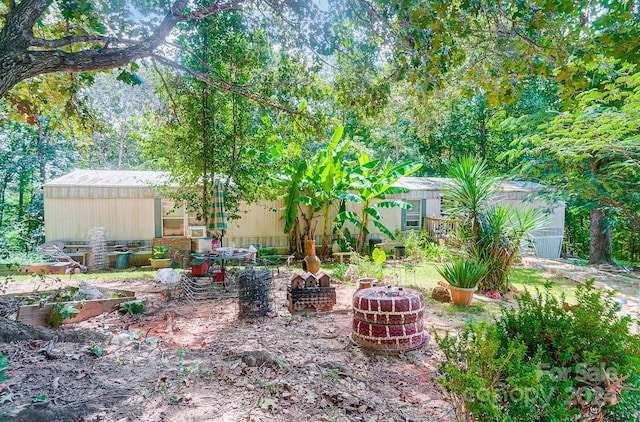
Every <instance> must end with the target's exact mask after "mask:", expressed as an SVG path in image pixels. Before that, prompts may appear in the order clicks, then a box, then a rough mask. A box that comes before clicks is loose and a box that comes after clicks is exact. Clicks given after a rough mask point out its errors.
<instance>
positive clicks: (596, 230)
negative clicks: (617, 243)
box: [589, 207, 613, 265]
mask: <svg viewBox="0 0 640 422" xmlns="http://www.w3.org/2000/svg"><path fill="white" fill-rule="evenodd" d="M590 217H591V222H590V225H589V264H591V265H597V264H613V247H612V230H611V225H610V224H609V222H608V221H607V217H606V215H605V212H604V210H603V209H602V208H600V207H597V208H593V209H592V210H591V213H590Z"/></svg>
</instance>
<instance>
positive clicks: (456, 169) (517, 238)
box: [444, 157, 545, 292]
mask: <svg viewBox="0 0 640 422" xmlns="http://www.w3.org/2000/svg"><path fill="white" fill-rule="evenodd" d="M450 176H451V178H452V182H451V184H450V186H449V187H448V188H447V189H446V190H445V192H444V198H445V199H446V200H447V201H448V204H449V207H448V208H447V210H448V211H449V212H450V214H451V215H452V216H453V217H454V218H457V219H459V220H460V224H459V225H458V228H457V233H456V236H457V237H458V239H459V240H460V241H461V242H462V243H463V244H464V245H465V247H466V250H467V253H468V255H469V256H470V257H471V258H472V259H475V260H477V261H479V262H481V263H483V264H485V265H486V270H487V271H486V274H485V278H484V280H482V282H481V286H480V287H481V288H482V289H483V290H485V291H487V290H498V291H501V292H506V291H507V288H508V276H509V271H511V268H512V266H513V262H514V260H515V259H516V257H517V256H518V253H519V250H520V244H521V241H522V239H523V237H524V236H525V235H526V233H527V232H531V231H533V230H536V229H538V228H540V227H542V224H543V222H544V221H545V219H544V217H543V215H542V214H541V213H540V212H539V211H538V210H535V209H533V208H528V209H525V210H520V209H518V208H513V207H509V206H504V205H495V206H494V205H490V204H489V201H490V200H491V199H492V197H493V195H494V194H495V193H496V191H497V189H498V183H499V182H500V179H498V178H496V177H493V176H491V175H490V174H489V172H488V167H487V165H486V163H485V161H484V160H478V159H476V158H474V157H463V158H461V159H460V160H458V161H456V162H455V163H454V164H453V165H452V167H451V172H450Z"/></svg>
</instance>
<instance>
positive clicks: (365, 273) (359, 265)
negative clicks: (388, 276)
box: [351, 248, 384, 280]
mask: <svg viewBox="0 0 640 422" xmlns="http://www.w3.org/2000/svg"><path fill="white" fill-rule="evenodd" d="M376 249H377V248H376ZM378 256H380V255H378ZM351 262H353V263H354V264H355V265H356V274H357V275H358V277H371V278H375V279H378V280H382V278H383V277H384V267H383V266H382V264H378V263H376V262H374V261H373V260H372V259H371V258H370V257H369V256H367V255H364V256H363V255H359V254H354V255H352V256H351Z"/></svg>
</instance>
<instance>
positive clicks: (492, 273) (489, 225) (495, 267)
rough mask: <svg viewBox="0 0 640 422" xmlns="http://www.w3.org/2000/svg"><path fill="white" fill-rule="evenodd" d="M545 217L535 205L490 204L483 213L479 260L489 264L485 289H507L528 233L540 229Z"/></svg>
mask: <svg viewBox="0 0 640 422" xmlns="http://www.w3.org/2000/svg"><path fill="white" fill-rule="evenodd" d="M544 220H545V219H544V216H543V215H542V214H541V213H540V212H539V211H538V210H535V209H533V208H528V209H526V210H524V211H522V210H519V209H517V208H512V207H509V206H504V205H497V206H492V207H489V208H488V209H487V210H485V211H484V212H483V213H482V214H481V216H480V230H479V238H478V241H477V243H476V244H475V247H474V248H473V251H474V256H475V257H476V259H478V260H480V261H482V262H484V263H486V264H487V268H488V271H487V275H486V277H485V278H484V280H483V281H482V289H483V290H485V291H487V290H499V291H503V292H504V291H506V290H507V288H508V282H509V280H508V277H509V272H510V271H511V268H512V267H513V263H514V261H515V259H516V257H517V256H518V253H519V251H520V245H521V243H522V239H523V237H524V236H525V235H526V233H527V232H531V231H533V230H537V229H539V228H541V226H542V224H543V222H544Z"/></svg>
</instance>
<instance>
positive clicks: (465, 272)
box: [436, 258, 488, 289]
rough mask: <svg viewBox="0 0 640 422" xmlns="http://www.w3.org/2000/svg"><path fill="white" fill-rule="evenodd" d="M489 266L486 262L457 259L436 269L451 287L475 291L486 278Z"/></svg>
mask: <svg viewBox="0 0 640 422" xmlns="http://www.w3.org/2000/svg"><path fill="white" fill-rule="evenodd" d="M487 267H488V265H487V264H486V263H484V262H477V261H472V260H469V259H464V258H455V259H454V260H453V261H452V262H450V263H447V264H444V265H442V266H439V267H436V270H437V271H438V274H440V275H441V276H442V278H444V279H445V281H446V282H447V283H449V285H451V286H453V287H459V288H461V289H473V288H474V287H476V286H478V283H480V281H481V280H482V279H483V278H484V277H485V275H486V273H487Z"/></svg>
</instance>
